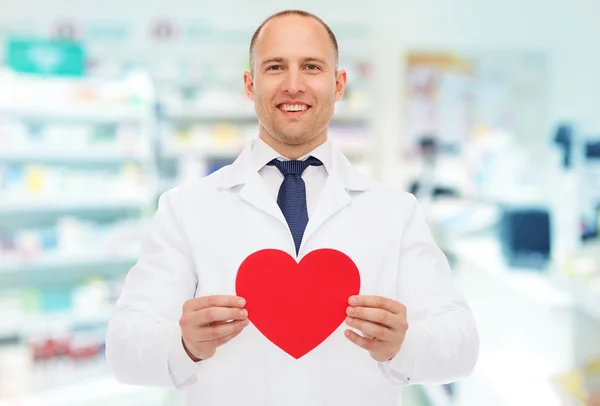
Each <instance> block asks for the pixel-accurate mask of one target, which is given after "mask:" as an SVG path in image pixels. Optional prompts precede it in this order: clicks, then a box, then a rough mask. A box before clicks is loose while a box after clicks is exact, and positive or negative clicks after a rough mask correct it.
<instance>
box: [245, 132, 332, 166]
mask: <svg viewBox="0 0 600 406" xmlns="http://www.w3.org/2000/svg"><path fill="white" fill-rule="evenodd" d="M309 156H313V157H315V158H317V159H318V160H319V161H321V162H323V166H324V167H325V170H327V173H331V171H332V148H331V141H330V140H329V139H327V140H326V141H325V142H324V143H322V144H321V145H319V146H318V147H317V148H315V149H314V150H312V151H311V152H309V153H308V154H306V155H304V156H303V157H301V158H299V160H302V161H303V160H305V159H306V158H308V157H309ZM273 159H279V160H282V161H287V160H288V159H287V158H285V157H283V156H281V154H280V153H278V152H277V151H275V150H274V149H273V148H272V147H271V146H270V145H269V144H267V143H266V142H264V141H263V140H262V138H260V137H256V140H255V142H254V143H253V145H252V163H253V165H254V169H255V170H256V171H257V172H258V171H260V170H261V169H262V168H263V167H264V166H265V165H266V164H267V163H269V162H271V161H272V160H273Z"/></svg>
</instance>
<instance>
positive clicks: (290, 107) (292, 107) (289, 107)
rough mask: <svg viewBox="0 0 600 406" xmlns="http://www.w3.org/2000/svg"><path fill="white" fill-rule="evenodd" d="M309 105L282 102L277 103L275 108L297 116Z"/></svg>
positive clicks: (287, 114) (306, 109)
mask: <svg viewBox="0 0 600 406" xmlns="http://www.w3.org/2000/svg"><path fill="white" fill-rule="evenodd" d="M310 108H311V106H309V105H308V104H304V103H299V104H291V103H282V104H278V105H277V109H279V111H281V112H282V113H283V114H284V115H286V116H291V117H297V116H301V115H303V114H304V113H305V112H306V111H308V109H310Z"/></svg>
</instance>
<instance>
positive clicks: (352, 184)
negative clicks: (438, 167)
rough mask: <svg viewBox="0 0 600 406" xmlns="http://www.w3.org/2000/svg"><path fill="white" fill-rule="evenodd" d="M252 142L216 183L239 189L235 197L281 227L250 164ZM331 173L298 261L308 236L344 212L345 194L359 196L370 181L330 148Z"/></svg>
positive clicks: (276, 208)
mask: <svg viewBox="0 0 600 406" xmlns="http://www.w3.org/2000/svg"><path fill="white" fill-rule="evenodd" d="M255 142H256V140H252V141H251V142H249V143H248V144H247V145H246V147H245V148H244V150H243V151H242V153H241V154H240V155H239V157H238V158H237V159H236V160H235V161H234V162H233V164H231V165H229V166H228V167H226V168H224V169H223V175H222V177H221V179H220V180H219V182H218V185H219V187H221V188H226V189H228V188H233V187H235V186H240V185H243V187H241V188H240V190H239V196H240V197H241V198H242V199H243V200H245V201H246V202H248V203H249V204H251V205H252V206H254V207H256V208H258V209H259V210H262V211H263V212H265V213H267V214H269V215H271V216H273V217H274V218H276V219H277V220H279V221H280V222H281V223H282V224H283V225H284V226H285V227H287V222H286V220H285V217H284V216H283V213H282V211H281V209H280V208H279V206H278V205H277V202H276V200H275V199H273V196H272V195H271V193H269V190H268V189H267V186H266V184H265V182H263V180H262V178H261V177H260V175H259V173H258V170H257V169H256V167H255V162H254V161H253V159H252V158H253V154H252V147H253V146H254V143H255ZM331 163H332V165H331V167H332V168H331V169H332V170H331V172H330V173H328V176H327V181H326V182H325V186H324V187H323V190H322V192H321V196H320V197H319V200H318V202H317V205H316V207H315V209H314V213H313V214H312V215H311V216H310V218H309V221H308V224H307V225H306V230H305V232H304V235H303V237H302V243H301V244H300V250H299V252H298V254H297V255H295V254H296V253H294V256H296V257H298V256H301V254H302V253H303V252H304V250H305V249H306V248H305V247H306V243H307V241H308V240H309V239H310V238H311V236H312V235H313V234H314V233H315V232H316V231H317V230H318V229H319V228H320V227H321V225H323V224H324V223H325V222H326V221H327V220H328V219H329V218H331V216H333V215H334V214H335V213H337V212H338V211H339V210H341V209H342V208H344V207H345V206H346V205H348V204H349V203H350V201H351V200H352V196H351V194H350V193H349V191H354V192H361V191H365V190H367V189H368V187H369V183H370V180H369V179H368V178H367V177H366V176H364V175H362V174H361V173H360V172H358V171H357V170H356V169H355V168H354V167H353V166H352V165H351V164H350V162H349V161H348V160H347V159H346V157H345V156H344V155H343V154H342V153H341V151H339V150H337V148H335V147H334V146H333V145H331ZM293 246H294V244H293V240H292V239H291V234H290V254H291V253H292V248H293Z"/></svg>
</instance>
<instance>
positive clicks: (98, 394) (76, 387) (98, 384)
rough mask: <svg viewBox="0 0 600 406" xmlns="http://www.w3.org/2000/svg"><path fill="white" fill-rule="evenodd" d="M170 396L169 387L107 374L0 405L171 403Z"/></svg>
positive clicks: (161, 405)
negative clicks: (129, 382) (128, 381)
mask: <svg viewBox="0 0 600 406" xmlns="http://www.w3.org/2000/svg"><path fill="white" fill-rule="evenodd" d="M168 397H169V392H168V391H167V390H166V389H161V388H149V387H141V386H134V385H123V384H120V383H118V382H117V381H116V380H115V379H114V378H113V377H111V376H109V375H106V376H102V377H99V378H96V379H91V380H87V381H83V382H74V383H72V384H69V385H65V386H60V387H57V388H53V389H48V390H43V391H40V392H39V393H33V394H30V395H28V396H27V397H25V399H22V400H19V401H18V402H16V403H12V402H8V401H6V400H3V399H0V406H14V405H17V404H18V405H19V406H81V405H86V406H100V405H108V404H111V405H112V404H115V405H119V406H129V405H136V406H137V405H145V406H164V405H167V404H170V403H169V402H168V400H169V399H168ZM171 404H172V403H171Z"/></svg>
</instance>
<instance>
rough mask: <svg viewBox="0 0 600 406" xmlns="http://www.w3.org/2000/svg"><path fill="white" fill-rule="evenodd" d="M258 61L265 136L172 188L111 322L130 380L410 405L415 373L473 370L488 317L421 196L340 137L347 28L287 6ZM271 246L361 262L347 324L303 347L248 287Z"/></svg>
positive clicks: (291, 400) (213, 394)
mask: <svg viewBox="0 0 600 406" xmlns="http://www.w3.org/2000/svg"><path fill="white" fill-rule="evenodd" d="M250 60H251V66H252V69H251V72H246V73H245V75H244V85H245V90H246V93H247V95H248V97H249V98H250V99H251V100H252V101H254V105H255V110H256V113H257V116H258V119H259V122H260V129H259V134H258V137H257V139H255V140H253V141H252V142H251V143H250V144H249V145H248V146H247V147H246V148H245V149H244V151H243V152H242V153H241V155H240V156H239V157H238V158H237V160H236V161H235V162H234V163H233V164H232V165H229V166H227V167H225V168H223V169H221V170H219V171H217V172H215V173H213V174H211V175H209V176H207V177H205V178H202V179H196V180H189V181H187V182H185V183H184V184H183V185H181V186H180V187H177V188H175V189H173V190H171V191H169V192H167V193H165V194H164V195H163V196H162V197H161V199H160V204H159V208H158V210H157V212H156V214H155V216H154V219H153V222H152V228H151V230H150V232H149V235H148V237H147V238H146V239H145V240H144V242H143V245H142V250H141V253H140V258H139V261H138V263H137V264H136V265H135V266H134V267H133V268H132V269H131V271H130V273H129V275H128V277H127V280H126V283H125V287H124V290H123V293H122V296H121V297H120V299H119V301H118V303H117V306H116V310H115V313H114V315H113V317H112V319H111V320H110V323H109V327H108V334H107V357H108V362H109V364H110V366H111V367H112V369H113V371H114V373H115V375H116V377H117V379H118V380H119V381H120V382H123V383H128V384H136V385H149V386H161V387H171V388H177V389H179V390H182V391H185V392H186V395H187V399H188V404H189V405H198V406H213V405H214V406H217V405H218V406H233V405H236V406H237V405H242V404H243V405H257V406H258V405H260V406H265V405H302V406H306V405H311V406H314V405H344V406H358V405H361V406H363V405H378V406H392V405H394V406H396V405H397V404H398V402H399V399H400V397H401V393H402V388H403V387H404V386H406V385H408V384H420V383H448V382H452V381H455V380H458V379H460V378H463V377H466V376H468V375H469V374H470V373H471V371H472V369H473V368H474V365H475V363H476V359H477V356H478V334H477V330H476V327H475V323H474V320H473V317H472V314H471V312H470V310H469V308H468V305H467V304H466V302H465V300H464V298H463V297H462V296H461V294H460V293H459V292H458V291H457V290H456V288H455V287H454V286H453V285H452V280H451V272H450V269H449V267H448V263H447V261H446V259H445V258H444V256H443V254H442V253H441V252H440V250H439V249H438V248H437V247H436V245H435V243H434V241H433V240H432V238H431V235H430V233H429V230H428V229H427V226H426V224H425V222H424V218H423V215H422V213H421V211H420V209H419V207H418V204H417V202H416V199H415V198H414V197H413V196H412V195H409V194H407V193H401V192H397V191H393V190H390V189H388V188H386V187H384V186H382V185H379V184H377V183H376V182H373V181H370V180H369V179H367V178H366V177H364V176H362V175H361V174H360V173H359V172H358V171H356V170H354V168H353V167H352V166H351V165H350V163H349V162H348V161H347V160H346V159H345V158H344V156H343V155H342V154H341V153H340V152H339V151H338V150H337V149H336V148H335V146H334V145H333V144H332V142H331V141H330V140H328V137H327V126H328V124H329V122H330V120H331V118H332V115H333V112H334V105H335V102H337V101H339V100H340V99H341V98H342V96H343V94H344V89H345V86H346V72H345V71H343V70H340V69H338V67H337V64H338V49H337V42H336V39H335V36H334V35H333V33H332V32H331V30H330V29H329V28H328V27H327V25H326V24H325V23H324V22H323V21H321V20H320V19H319V18H317V17H316V16H314V15H311V14H308V13H305V12H301V11H285V12H282V13H278V14H276V15H274V16H271V17H270V18H268V19H267V20H266V21H265V22H264V23H263V24H262V25H261V26H260V27H259V28H258V30H257V31H256V33H255V35H254V36H253V38H252V41H251V46H250ZM265 248H271V249H277V250H280V251H283V252H285V253H287V254H288V255H289V256H291V257H294V259H296V260H297V261H300V260H301V259H302V258H303V257H305V256H306V255H307V254H309V253H311V252H313V251H316V250H319V249H321V248H333V249H336V250H338V251H341V252H343V253H345V254H346V255H348V257H350V258H351V259H352V261H353V263H355V264H356V266H357V268H358V270H359V272H360V284H361V285H360V294H356V295H351V297H348V306H347V308H346V309H345V311H346V314H347V318H346V320H345V321H344V320H341V321H340V323H341V325H340V326H339V328H337V329H336V330H335V331H334V332H333V333H332V334H331V335H330V336H329V337H327V338H326V339H325V340H324V341H323V342H322V343H320V344H319V345H317V346H316V347H315V348H314V349H312V350H311V351H309V352H308V353H307V354H305V355H304V356H302V357H299V358H295V357H291V356H290V355H289V354H287V353H286V352H284V351H281V349H280V348H278V346H277V345H276V344H277V343H275V342H271V341H270V339H268V337H265V336H264V335H263V334H262V333H261V331H259V330H258V329H257V328H256V327H255V326H254V325H253V323H252V314H249V312H248V311H247V309H246V303H247V302H246V298H244V297H240V296H238V295H236V288H235V284H236V276H237V272H238V269H239V267H240V265H241V264H242V263H243V262H244V260H245V259H246V258H248V257H249V256H250V255H252V254H253V253H255V252H258V251H260V250H262V249H265ZM265 283H268V282H265ZM325 294H326V293H325ZM303 300H304V301H306V302H309V301H313V300H317V298H316V296H314V297H311V296H307V297H304V298H303ZM248 305H249V304H248ZM297 306H303V303H298V304H297ZM344 306H345V304H344ZM284 310H285V309H284ZM294 310H295V311H296V310H297V309H294ZM325 310H326V309H323V311H325ZM315 313H319V312H315ZM319 317H320V315H319V314H311V315H308V319H307V320H308V321H305V320H302V321H301V320H298V322H299V323H300V322H302V323H305V325H306V326H305V327H306V329H311V328H313V327H314V324H315V323H313V320H317V319H318V318H319ZM343 317H344V314H342V319H343Z"/></svg>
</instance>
